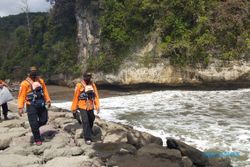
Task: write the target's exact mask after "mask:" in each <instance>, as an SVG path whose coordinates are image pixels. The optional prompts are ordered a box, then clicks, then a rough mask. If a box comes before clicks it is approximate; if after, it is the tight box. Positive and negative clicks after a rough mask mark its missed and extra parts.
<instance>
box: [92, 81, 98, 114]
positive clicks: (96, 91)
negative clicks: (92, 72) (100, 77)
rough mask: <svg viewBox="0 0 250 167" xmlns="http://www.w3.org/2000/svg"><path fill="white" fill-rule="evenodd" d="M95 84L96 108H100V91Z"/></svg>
mask: <svg viewBox="0 0 250 167" xmlns="http://www.w3.org/2000/svg"><path fill="white" fill-rule="evenodd" d="M93 86H94V92H95V101H94V104H95V109H96V110H99V109H100V101H99V93H98V90H97V88H96V85H95V84H94V85H93Z"/></svg>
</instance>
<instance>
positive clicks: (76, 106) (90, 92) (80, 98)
mask: <svg viewBox="0 0 250 167" xmlns="http://www.w3.org/2000/svg"><path fill="white" fill-rule="evenodd" d="M91 78H92V74H91V73H85V74H84V75H83V80H82V81H81V82H80V83H77V84H76V88H75V93H74V98H73V102H72V106H71V110H72V112H73V115H74V116H75V117H76V114H77V111H80V115H81V119H82V127H83V132H84V138H85V141H86V144H91V141H92V139H91V135H92V128H93V124H94V120H95V114H94V109H95V110H96V111H97V113H99V112H100V103H99V95H98V91H97V88H96V85H95V83H94V82H92V81H91Z"/></svg>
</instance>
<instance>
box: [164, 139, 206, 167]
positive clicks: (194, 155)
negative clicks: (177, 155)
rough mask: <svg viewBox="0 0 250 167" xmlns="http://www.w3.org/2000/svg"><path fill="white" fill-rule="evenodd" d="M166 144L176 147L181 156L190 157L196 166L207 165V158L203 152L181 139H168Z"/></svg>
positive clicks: (171, 147)
mask: <svg viewBox="0 0 250 167" xmlns="http://www.w3.org/2000/svg"><path fill="white" fill-rule="evenodd" d="M167 146H168V148H170V149H178V150H179V151H180V152H181V154H182V155H183V156H187V157H188V158H190V159H191V160H192V162H193V164H194V165H196V166H208V165H209V162H208V159H207V158H206V157H205V156H204V154H203V152H201V151H200V150H198V149H196V148H194V147H191V146H189V145H187V144H185V143H183V142H181V141H178V140H175V139H168V140H167Z"/></svg>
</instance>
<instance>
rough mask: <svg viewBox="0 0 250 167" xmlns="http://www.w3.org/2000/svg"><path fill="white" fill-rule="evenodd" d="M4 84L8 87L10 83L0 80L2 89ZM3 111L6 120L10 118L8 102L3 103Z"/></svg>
mask: <svg viewBox="0 0 250 167" xmlns="http://www.w3.org/2000/svg"><path fill="white" fill-rule="evenodd" d="M4 86H5V87H8V85H7V84H6V83H5V82H4V81H3V80H0V89H1V88H3V87H4ZM2 111H3V116H4V120H8V119H9V118H8V111H9V108H8V104H7V103H3V104H2ZM0 119H1V113H0Z"/></svg>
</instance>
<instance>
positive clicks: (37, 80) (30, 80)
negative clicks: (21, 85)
mask: <svg viewBox="0 0 250 167" xmlns="http://www.w3.org/2000/svg"><path fill="white" fill-rule="evenodd" d="M26 81H27V82H28V83H29V84H30V88H31V91H32V92H34V89H33V86H32V84H33V83H34V81H33V80H32V79H30V78H29V77H27V78H26ZM36 82H39V83H40V84H41V80H40V78H36ZM41 85H42V84H41Z"/></svg>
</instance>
